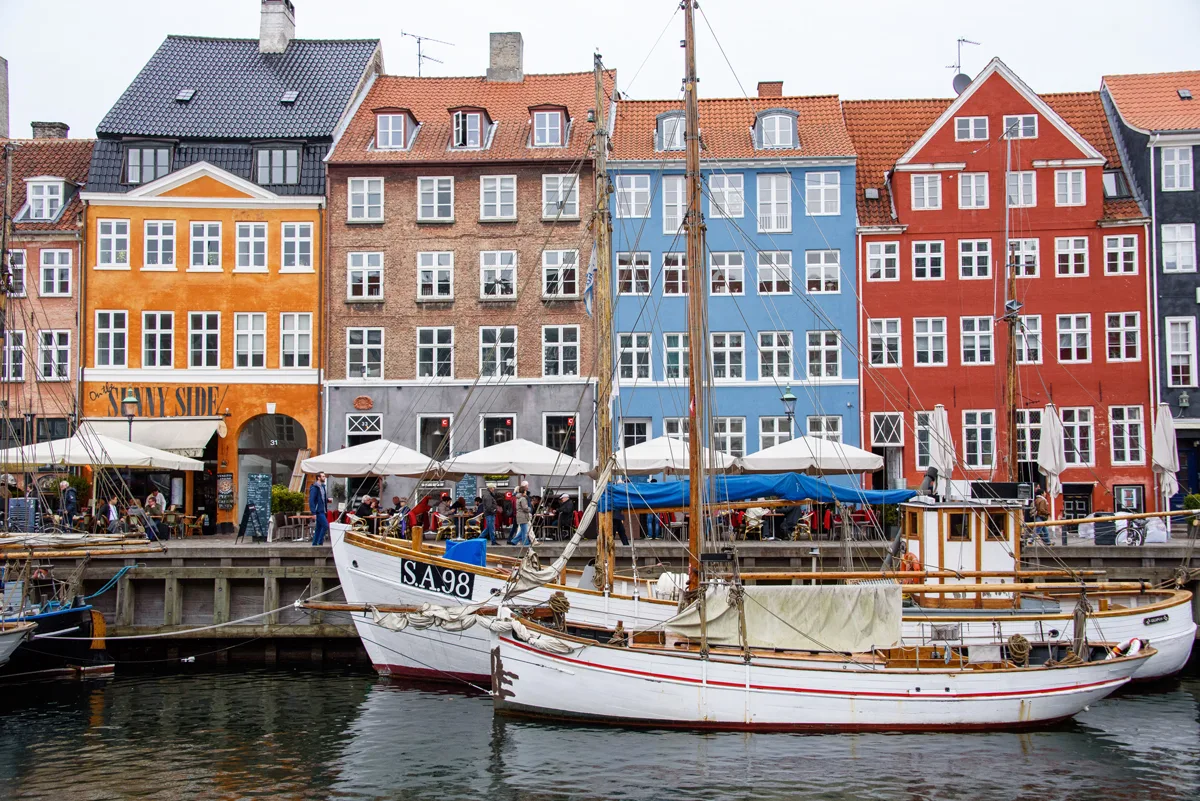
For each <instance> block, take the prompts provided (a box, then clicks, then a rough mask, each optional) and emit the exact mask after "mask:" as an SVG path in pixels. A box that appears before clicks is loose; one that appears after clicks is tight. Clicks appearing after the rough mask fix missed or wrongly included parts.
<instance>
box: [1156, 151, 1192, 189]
mask: <svg viewBox="0 0 1200 801" xmlns="http://www.w3.org/2000/svg"><path fill="white" fill-rule="evenodd" d="M1193 170H1194V167H1193V166H1192V146H1191V145H1178V146H1174V147H1164V148H1163V149H1162V190H1163V191H1164V192H1191V191H1192V188H1193V186H1194V180H1195V179H1194V177H1193V176H1194V173H1193Z"/></svg>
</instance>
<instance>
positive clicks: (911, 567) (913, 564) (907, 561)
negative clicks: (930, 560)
mask: <svg viewBox="0 0 1200 801" xmlns="http://www.w3.org/2000/svg"><path fill="white" fill-rule="evenodd" d="M921 571H922V567H921V557H919V556H917V555H916V554H915V553H913V552H912V551H906V552H905V554H904V556H902V557H901V558H900V572H901V573H910V572H911V573H920V572H921ZM900 583H901V584H916V583H917V579H916V577H915V576H912V577H910V578H902V579H900Z"/></svg>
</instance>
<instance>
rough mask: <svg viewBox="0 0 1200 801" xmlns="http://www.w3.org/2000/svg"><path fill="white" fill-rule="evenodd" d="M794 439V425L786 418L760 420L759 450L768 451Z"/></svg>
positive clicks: (764, 418) (761, 418)
mask: <svg viewBox="0 0 1200 801" xmlns="http://www.w3.org/2000/svg"><path fill="white" fill-rule="evenodd" d="M791 438H792V423H791V421H790V420H789V419H788V418H786V417H760V418H758V449H759V450H766V449H767V448H772V447H774V446H776V445H779V444H781V443H784V442H788V441H789V440H791Z"/></svg>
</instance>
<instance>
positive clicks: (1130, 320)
mask: <svg viewBox="0 0 1200 801" xmlns="http://www.w3.org/2000/svg"><path fill="white" fill-rule="evenodd" d="M1114 335H1115V337H1116V343H1115V346H1116V348H1117V351H1118V355H1117V356H1116V357H1115V358H1114V357H1113V355H1112V349H1113V347H1114V342H1113V337H1114ZM1130 348H1132V354H1131V353H1130ZM1104 360H1105V361H1108V362H1140V361H1141V360H1142V314H1141V312H1105V313H1104Z"/></svg>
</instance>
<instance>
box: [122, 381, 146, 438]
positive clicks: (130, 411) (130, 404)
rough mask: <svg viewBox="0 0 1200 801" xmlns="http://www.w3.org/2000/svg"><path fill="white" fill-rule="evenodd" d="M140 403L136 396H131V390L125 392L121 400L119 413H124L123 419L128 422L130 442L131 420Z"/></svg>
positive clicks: (135, 414) (131, 433) (135, 415)
mask: <svg viewBox="0 0 1200 801" xmlns="http://www.w3.org/2000/svg"><path fill="white" fill-rule="evenodd" d="M140 403H141V401H139V400H138V396H137V395H134V394H133V389H132V388H130V389H127V390H125V397H124V398H121V411H122V412H124V413H125V419H126V420H128V421H129V441H130V442H133V418H135V417H137V411H138V406H139V404H140Z"/></svg>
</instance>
